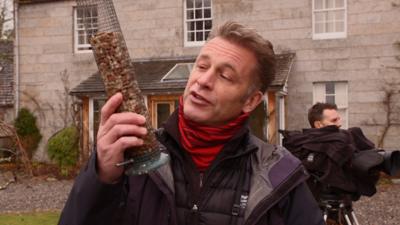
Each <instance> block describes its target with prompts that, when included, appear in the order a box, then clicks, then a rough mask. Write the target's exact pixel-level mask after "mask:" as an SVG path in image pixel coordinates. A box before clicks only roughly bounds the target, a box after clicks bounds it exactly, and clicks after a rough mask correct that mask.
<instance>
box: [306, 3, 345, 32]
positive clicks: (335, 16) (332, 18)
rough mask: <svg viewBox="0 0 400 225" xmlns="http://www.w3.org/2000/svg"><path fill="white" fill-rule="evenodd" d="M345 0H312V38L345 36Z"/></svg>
mask: <svg viewBox="0 0 400 225" xmlns="http://www.w3.org/2000/svg"><path fill="white" fill-rule="evenodd" d="M346 6H347V0H313V15H312V18H313V39H334V38H345V37H346V30H347V22H346V21H347V14H346V11H347V8H346Z"/></svg>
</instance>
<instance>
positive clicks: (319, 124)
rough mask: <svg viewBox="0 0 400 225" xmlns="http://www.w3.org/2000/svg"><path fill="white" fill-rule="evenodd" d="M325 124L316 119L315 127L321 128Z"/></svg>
mask: <svg viewBox="0 0 400 225" xmlns="http://www.w3.org/2000/svg"><path fill="white" fill-rule="evenodd" d="M322 126H323V124H322V123H321V121H319V120H317V121H314V128H321V127H322Z"/></svg>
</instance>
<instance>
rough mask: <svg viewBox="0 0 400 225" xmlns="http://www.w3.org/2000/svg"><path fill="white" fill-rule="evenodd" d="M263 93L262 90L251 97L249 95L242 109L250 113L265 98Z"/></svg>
mask: <svg viewBox="0 0 400 225" xmlns="http://www.w3.org/2000/svg"><path fill="white" fill-rule="evenodd" d="M263 96H264V95H263V93H261V91H255V92H254V93H253V94H251V96H250V97H248V98H247V99H246V101H245V103H244V105H243V108H242V111H243V112H244V113H248V112H251V111H253V110H254V109H255V108H256V107H257V106H258V104H260V102H261V101H262V99H263Z"/></svg>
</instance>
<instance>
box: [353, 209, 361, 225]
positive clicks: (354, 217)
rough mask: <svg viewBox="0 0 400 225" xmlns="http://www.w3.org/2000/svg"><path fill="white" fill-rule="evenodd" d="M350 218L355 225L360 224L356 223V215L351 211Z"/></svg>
mask: <svg viewBox="0 0 400 225" xmlns="http://www.w3.org/2000/svg"><path fill="white" fill-rule="evenodd" d="M351 216H352V217H353V221H354V223H355V225H360V223H358V220H357V217H356V214H355V213H354V211H351Z"/></svg>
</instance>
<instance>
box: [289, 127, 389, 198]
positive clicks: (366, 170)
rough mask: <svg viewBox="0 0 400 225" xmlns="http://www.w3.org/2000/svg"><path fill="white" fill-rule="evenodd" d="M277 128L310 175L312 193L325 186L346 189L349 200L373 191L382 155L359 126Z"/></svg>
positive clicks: (343, 190) (373, 192) (342, 190)
mask: <svg viewBox="0 0 400 225" xmlns="http://www.w3.org/2000/svg"><path fill="white" fill-rule="evenodd" d="M281 132H282V133H283V134H284V137H285V138H284V140H283V145H284V146H285V147H286V148H287V149H288V150H289V151H290V152H291V153H293V154H294V155H295V156H296V157H298V158H299V159H300V160H301V161H302V163H303V165H304V166H305V167H306V168H307V170H308V172H309V173H310V174H311V175H312V179H313V180H310V181H309V182H308V184H309V186H310V188H311V190H312V191H313V193H314V195H315V196H318V195H319V193H318V192H320V191H322V189H326V188H330V189H336V190H337V191H336V192H345V193H349V194H351V195H353V200H357V199H358V198H359V197H360V196H361V195H366V196H372V195H373V194H375V192H376V188H375V185H376V182H377V180H378V178H379V171H378V166H379V164H381V163H382V162H383V157H382V156H381V155H380V154H379V153H378V151H377V150H376V149H375V146H374V144H373V143H372V142H371V141H369V140H368V139H367V138H366V137H365V136H364V134H363V132H362V131H361V129H360V128H358V127H353V128H350V129H348V130H343V129H339V128H338V127H337V126H327V127H323V128H319V129H317V128H311V129H303V130H302V131H281Z"/></svg>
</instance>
